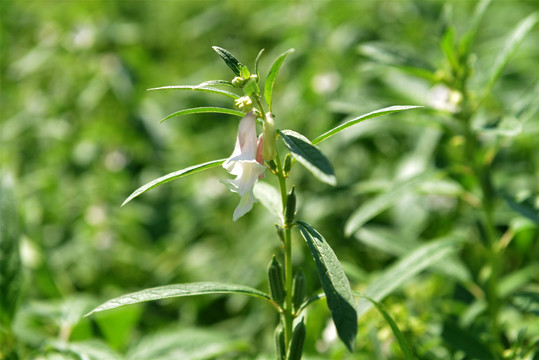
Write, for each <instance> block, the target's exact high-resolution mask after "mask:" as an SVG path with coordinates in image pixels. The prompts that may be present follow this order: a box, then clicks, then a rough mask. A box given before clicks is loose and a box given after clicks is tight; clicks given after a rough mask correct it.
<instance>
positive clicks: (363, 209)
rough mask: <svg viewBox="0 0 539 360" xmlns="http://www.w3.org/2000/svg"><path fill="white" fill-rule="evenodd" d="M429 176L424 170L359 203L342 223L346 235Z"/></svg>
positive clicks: (430, 174)
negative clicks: (343, 223)
mask: <svg viewBox="0 0 539 360" xmlns="http://www.w3.org/2000/svg"><path fill="white" fill-rule="evenodd" d="M431 176H432V173H430V172H426V173H423V174H420V175H417V176H414V177H412V178H409V179H406V180H404V181H403V182H400V183H397V184H395V185H394V186H393V188H392V189H391V190H390V191H388V192H386V193H383V194H382V195H379V196H377V197H375V198H373V199H371V200H369V201H366V202H365V203H363V204H361V206H360V207H359V208H358V209H357V210H356V211H354V212H353V213H352V215H351V216H350V217H349V218H348V220H347V221H346V224H345V225H344V233H345V234H346V236H350V235H352V234H353V233H354V232H355V231H356V230H357V229H359V228H360V227H361V226H362V225H363V224H364V223H366V222H367V221H368V220H370V219H372V218H373V217H375V216H376V215H378V214H380V213H381V212H382V211H385V210H387V209H388V208H389V207H390V206H391V205H393V204H395V203H396V202H397V201H398V200H399V199H400V198H401V197H402V196H404V195H406V194H407V193H408V192H409V191H410V190H413V189H414V188H415V187H417V186H418V185H419V184H421V183H422V182H424V181H425V180H426V179H428V178H429V177H431Z"/></svg>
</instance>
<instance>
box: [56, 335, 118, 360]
mask: <svg viewBox="0 0 539 360" xmlns="http://www.w3.org/2000/svg"><path fill="white" fill-rule="evenodd" d="M48 345H49V346H50V347H52V348H55V349H57V350H59V351H62V352H66V353H71V354H74V355H76V356H77V358H79V359H88V360H120V359H122V356H120V354H118V353H116V352H115V351H113V350H112V349H111V348H109V347H108V346H107V344H105V343H104V342H102V341H99V340H88V341H80V342H66V341H53V342H51V343H49V344H48ZM70 358H71V357H70ZM55 359H56V358H55Z"/></svg>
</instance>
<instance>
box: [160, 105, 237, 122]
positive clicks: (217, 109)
mask: <svg viewBox="0 0 539 360" xmlns="http://www.w3.org/2000/svg"><path fill="white" fill-rule="evenodd" d="M202 113H216V114H229V115H236V116H239V117H244V116H245V114H244V113H242V112H241V111H238V110H233V109H226V108H220V107H213V106H204V107H197V108H191V109H185V110H180V111H176V112H175V113H172V114H170V115H168V116H167V117H166V118H164V119H163V120H161V122H163V121H166V120H168V119H170V118H173V117H176V116H181V115H190V114H202Z"/></svg>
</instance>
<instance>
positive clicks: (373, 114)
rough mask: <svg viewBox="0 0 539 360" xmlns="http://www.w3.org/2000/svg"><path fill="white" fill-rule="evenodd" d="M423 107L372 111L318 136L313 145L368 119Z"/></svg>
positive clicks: (398, 107)
mask: <svg viewBox="0 0 539 360" xmlns="http://www.w3.org/2000/svg"><path fill="white" fill-rule="evenodd" d="M421 107H423V106H413V105H412V106H409V105H408V106H390V107H387V108H383V109H380V110H375V111H372V112H370V113H368V114H365V115H361V116H359V117H357V118H354V119H352V120H348V121H347V122H345V123H344V124H341V125H339V126H337V127H334V128H333V129H331V130H329V131H327V132H325V133H323V134H322V135H320V136H318V137H317V138H316V139H314V140H313V144H318V143H319V142H322V141H324V140H326V139H327V138H329V137H331V136H333V135H335V134H336V133H338V132H340V131H342V130H344V129H346V128H349V127H350V126H352V125H355V124H357V123H359V122H361V121H364V120H367V119H371V118H374V117H377V116H381V115H385V114H391V113H394V112H398V111H404V110H410V109H417V108H421Z"/></svg>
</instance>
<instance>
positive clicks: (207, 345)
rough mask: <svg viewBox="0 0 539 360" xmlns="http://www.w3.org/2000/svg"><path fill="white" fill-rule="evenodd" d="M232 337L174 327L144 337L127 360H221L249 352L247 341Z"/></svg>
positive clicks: (131, 349)
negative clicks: (228, 355) (231, 355)
mask: <svg viewBox="0 0 539 360" xmlns="http://www.w3.org/2000/svg"><path fill="white" fill-rule="evenodd" d="M233 335H234V334H229V333H225V332H221V331H216V330H215V329H209V328H185V326H182V327H179V326H175V327H173V328H169V329H165V330H161V331H158V332H156V333H152V334H147V335H145V336H143V337H142V338H141V339H140V340H138V341H136V343H135V344H134V346H133V347H132V348H130V349H129V351H128V353H127V356H126V359H129V360H148V359H152V360H171V359H181V360H201V359H220V358H222V357H225V358H226V357H227V356H226V355H227V354H230V353H237V352H245V351H248V350H249V349H250V347H251V346H250V344H249V343H248V342H247V341H245V340H242V339H238V338H237V337H235V336H233Z"/></svg>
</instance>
